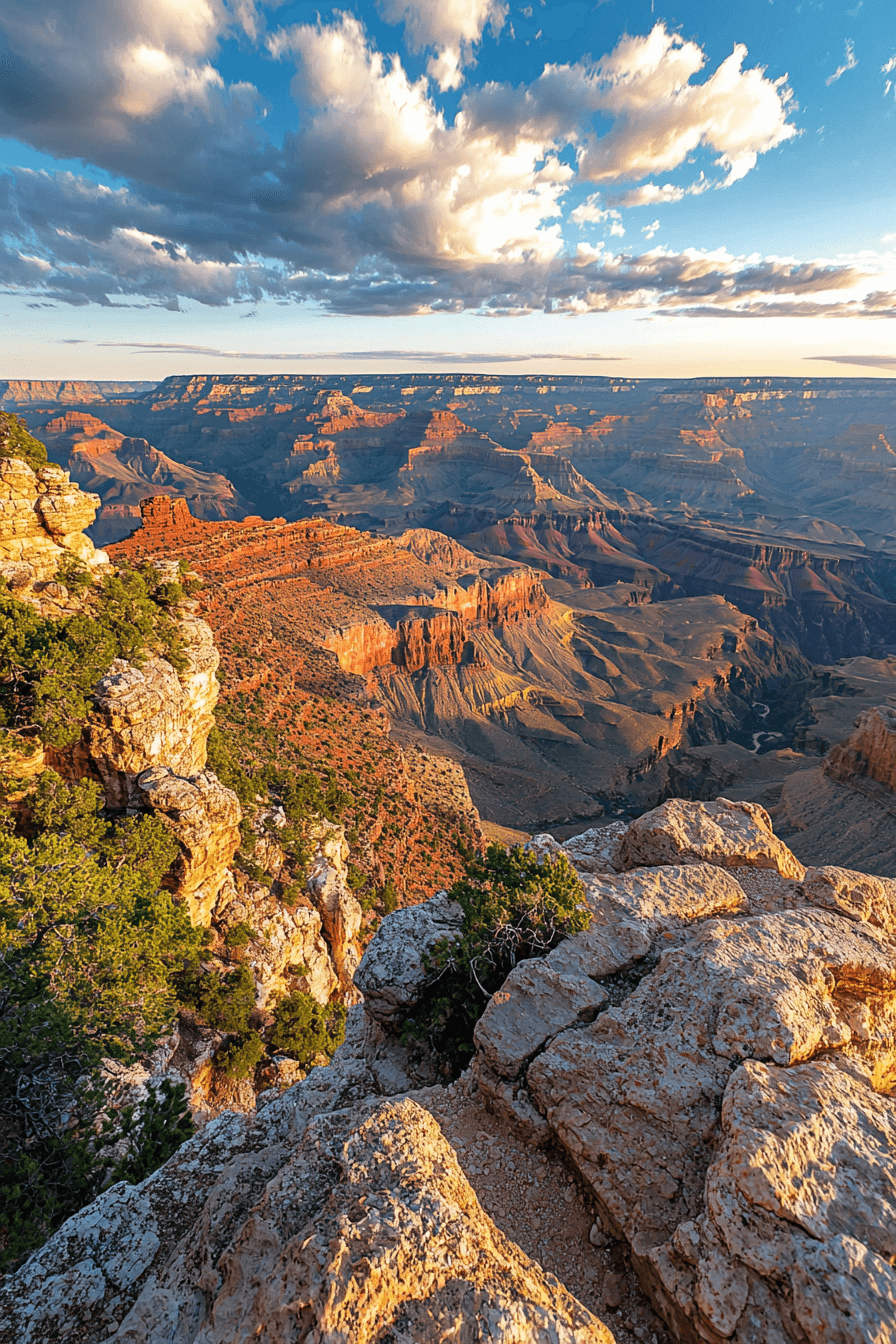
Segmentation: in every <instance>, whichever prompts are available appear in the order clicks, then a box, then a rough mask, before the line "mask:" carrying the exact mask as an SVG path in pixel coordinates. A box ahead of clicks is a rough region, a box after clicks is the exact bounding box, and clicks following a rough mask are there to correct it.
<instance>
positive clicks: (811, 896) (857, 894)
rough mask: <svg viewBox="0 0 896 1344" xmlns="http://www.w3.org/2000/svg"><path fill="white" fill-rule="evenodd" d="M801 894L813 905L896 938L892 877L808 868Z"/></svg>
mask: <svg viewBox="0 0 896 1344" xmlns="http://www.w3.org/2000/svg"><path fill="white" fill-rule="evenodd" d="M800 893H801V895H802V896H803V898H804V899H805V900H806V901H808V902H809V903H810V904H811V905H821V906H824V907H825V908H826V909H828V910H836V911H838V913H839V914H841V915H846V917H847V918H848V919H856V920H859V921H864V922H867V923H868V924H874V925H875V926H876V927H877V928H879V929H882V930H883V931H884V933H886V934H888V935H889V936H890V937H893V936H896V879H894V878H892V877H871V876H870V875H869V874H868V873H855V872H852V871H851V870H850V869H848V868H834V867H826V868H808V869H807V870H806V876H805V878H804V879H803V881H802V883H801V885H800Z"/></svg>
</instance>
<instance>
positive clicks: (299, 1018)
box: [269, 989, 346, 1069]
mask: <svg viewBox="0 0 896 1344" xmlns="http://www.w3.org/2000/svg"><path fill="white" fill-rule="evenodd" d="M345 1016H346V1009H345V1004H344V1003H328V1004H326V1005H324V1004H320V1003H318V1001H317V999H315V998H314V996H313V995H312V994H306V993H305V992H304V991H303V990H299V989H297V990H295V991H294V992H293V993H292V994H288V995H287V996H286V997H285V998H283V999H281V1000H280V1002H279V1003H278V1004H277V1007H276V1008H275V1009H274V1025H273V1027H272V1028H271V1031H270V1035H269V1043H270V1046H271V1049H272V1050H276V1051H282V1052H283V1053H284V1054H287V1055H291V1056H292V1058H293V1059H295V1060H296V1061H297V1062H298V1063H299V1064H301V1065H302V1067H303V1068H306V1069H307V1068H309V1067H310V1066H311V1065H312V1064H313V1063H314V1060H315V1057H316V1056H317V1055H326V1056H327V1057H329V1056H331V1055H332V1054H333V1052H334V1051H335V1050H336V1049H337V1048H338V1047H339V1046H340V1045H341V1044H342V1042H343V1041H344V1040H345Z"/></svg>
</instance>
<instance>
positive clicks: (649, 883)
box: [583, 864, 749, 936]
mask: <svg viewBox="0 0 896 1344" xmlns="http://www.w3.org/2000/svg"><path fill="white" fill-rule="evenodd" d="M583 886H584V888H585V899H586V901H587V902H588V906H589V908H590V909H591V910H592V911H593V913H594V917H595V920H597V921H598V926H599V923H600V922H603V923H606V924H609V925H610V926H611V927H612V925H613V924H614V923H615V921H616V920H619V919H622V920H625V921H627V922H628V923H630V924H637V925H638V926H640V927H641V928H642V929H643V930H644V931H645V932H646V933H648V934H650V935H651V936H655V935H656V934H658V933H662V932H665V931H666V930H668V929H675V928H679V927H680V926H682V925H687V924H693V923H696V922H697V921H698V920H704V919H710V918H712V917H713V916H715V915H736V914H745V913H747V912H748V911H749V901H748V900H747V897H746V896H745V895H744V891H743V888H742V887H741V886H740V884H739V883H738V882H737V880H736V879H735V878H733V877H732V876H731V875H730V873H726V872H725V871H724V870H723V869H720V868H716V867H714V866H713V865H712V864H693V865H686V864H674V865H671V866H670V867H668V868H636V869H635V870H634V871H633V872H628V873H620V874H619V875H618V876H617V875H616V874H613V873H607V874H602V875H601V876H599V877H597V876H590V877H585V878H583Z"/></svg>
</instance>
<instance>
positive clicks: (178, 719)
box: [76, 619, 218, 808]
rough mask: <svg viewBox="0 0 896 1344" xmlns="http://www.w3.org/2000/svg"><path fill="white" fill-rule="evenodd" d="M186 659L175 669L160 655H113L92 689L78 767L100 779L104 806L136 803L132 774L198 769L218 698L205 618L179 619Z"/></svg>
mask: <svg viewBox="0 0 896 1344" xmlns="http://www.w3.org/2000/svg"><path fill="white" fill-rule="evenodd" d="M181 631H182V633H183V634H184V635H185V637H188V638H187V643H186V652H187V656H188V658H189V663H188V666H187V669H186V671H184V672H182V673H181V674H180V675H178V673H177V672H175V670H174V668H173V667H172V666H171V664H170V663H168V662H166V661H165V659H163V658H149V659H147V661H146V662H145V663H144V665H143V666H142V667H139V668H138V667H133V666H132V665H131V664H130V663H127V662H125V661H124V660H123V659H116V661H115V662H114V663H113V664H112V666H111V668H110V669H109V671H108V673H107V674H106V676H104V677H103V678H102V679H101V680H100V681H99V682H98V683H97V685H96V688H95V691H94V704H95V710H94V712H93V713H92V714H91V716H90V718H89V719H88V722H87V724H86V725H85V728H84V732H83V734H82V739H81V744H80V747H79V752H80V753H81V754H82V755H83V757H84V761H83V768H82V769H80V770H78V771H77V772H76V773H80V774H83V773H87V772H89V773H91V774H93V775H95V776H96V777H97V778H99V779H100V780H101V781H102V784H103V789H104V792H105V795H106V804H107V806H109V807H113V808H125V807H132V806H140V805H141V802H142V799H141V794H140V789H139V787H138V785H137V776H138V775H139V774H141V773H142V772H143V771H144V770H148V769H150V767H152V766H166V767H167V768H168V769H169V770H171V771H172V772H173V773H174V774H175V775H181V776H184V777H187V778H189V777H190V776H192V775H198V774H199V773H200V772H201V771H202V770H204V768H205V762H206V743H207V741H208V734H209V730H210V729H211V728H212V726H213V725H214V717H213V712H212V711H213V710H214V707H215V704H216V702H217V699H218V682H217V679H216V677H215V671H216V669H217V666H218V654H217V650H216V649H215V646H214V642H213V640H212V634H211V631H210V630H209V628H208V626H207V625H206V624H205V622H204V621H195V620H192V619H186V620H184V621H182V622H181Z"/></svg>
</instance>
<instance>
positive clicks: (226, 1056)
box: [215, 1031, 265, 1082]
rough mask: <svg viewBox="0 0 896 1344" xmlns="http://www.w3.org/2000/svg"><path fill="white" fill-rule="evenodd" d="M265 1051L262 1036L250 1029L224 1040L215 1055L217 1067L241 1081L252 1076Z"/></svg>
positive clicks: (230, 1076)
mask: <svg viewBox="0 0 896 1344" xmlns="http://www.w3.org/2000/svg"><path fill="white" fill-rule="evenodd" d="M264 1053H265V1051H264V1045H263V1044H262V1040H261V1037H260V1036H259V1035H258V1033H257V1032H255V1031H249V1032H246V1033H245V1034H244V1035H241V1036H233V1037H231V1039H230V1040H229V1041H225V1042H224V1044H223V1045H222V1046H221V1048H220V1049H219V1050H218V1052H217V1054H216V1055H215V1068H218V1069H220V1070H221V1071H222V1073H225V1074H226V1075H227V1077H228V1078H232V1079H234V1081H237V1082H241V1081H243V1080H244V1079H246V1078H251V1077H252V1075H253V1074H254V1072H255V1069H256V1067H257V1065H258V1064H259V1062H260V1061H261V1060H262V1059H263V1058H264Z"/></svg>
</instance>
